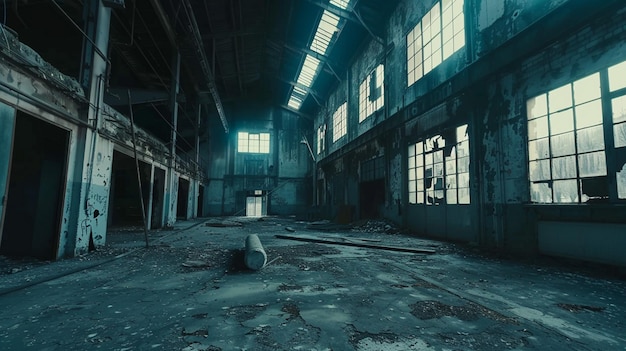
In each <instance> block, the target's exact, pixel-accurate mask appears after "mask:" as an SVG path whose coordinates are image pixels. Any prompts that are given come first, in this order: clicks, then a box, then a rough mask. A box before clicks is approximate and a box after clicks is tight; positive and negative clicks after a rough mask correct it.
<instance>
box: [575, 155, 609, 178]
mask: <svg viewBox="0 0 626 351" xmlns="http://www.w3.org/2000/svg"><path fill="white" fill-rule="evenodd" d="M578 171H579V172H580V176H581V177H594V176H600V175H606V158H605V156H604V151H599V152H591V153H588V154H582V155H578Z"/></svg>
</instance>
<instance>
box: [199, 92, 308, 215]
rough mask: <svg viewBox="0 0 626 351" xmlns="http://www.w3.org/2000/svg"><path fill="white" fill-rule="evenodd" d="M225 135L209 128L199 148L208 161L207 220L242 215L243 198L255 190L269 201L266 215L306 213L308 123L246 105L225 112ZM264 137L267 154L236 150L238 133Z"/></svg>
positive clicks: (288, 114) (284, 112)
mask: <svg viewBox="0 0 626 351" xmlns="http://www.w3.org/2000/svg"><path fill="white" fill-rule="evenodd" d="M227 108H228V110H227V113H228V115H229V116H232V117H230V119H231V122H230V124H231V131H230V133H229V134H224V133H223V132H217V130H219V129H217V122H216V121H213V122H212V123H213V124H214V125H213V126H209V133H210V134H211V135H212V136H213V137H209V142H208V143H203V144H202V145H201V149H202V150H206V152H207V153H208V155H209V157H210V160H209V164H210V168H209V170H208V173H209V184H208V187H207V189H206V191H205V194H206V195H205V197H206V198H207V201H206V202H205V206H206V207H205V208H206V211H207V213H208V214H209V215H212V216H220V215H238V216H242V215H245V213H246V197H247V196H253V195H254V192H255V191H257V190H260V191H262V192H263V194H264V196H266V198H267V199H268V202H267V210H268V214H270V215H271V214H277V215H292V214H303V213H306V212H307V211H308V208H309V206H310V204H311V201H312V198H311V193H312V190H311V188H312V180H311V170H312V168H313V166H312V165H313V162H314V161H313V159H312V157H311V153H310V151H309V149H308V146H307V143H309V145H310V146H311V148H312V149H313V148H314V147H315V144H314V143H313V135H312V134H311V129H312V126H311V122H310V121H309V120H307V119H305V118H303V117H300V116H298V115H296V114H294V113H292V112H289V111H287V110H284V109H279V108H273V107H269V106H264V105H259V104H258V103H252V102H246V103H243V102H242V103H241V104H239V105H237V106H229V107H227ZM240 131H241V132H248V133H253V134H257V133H269V135H270V149H269V153H267V154H265V153H246V152H239V151H238V149H237V136H238V132H240Z"/></svg>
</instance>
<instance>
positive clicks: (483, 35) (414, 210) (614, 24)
mask: <svg viewBox="0 0 626 351" xmlns="http://www.w3.org/2000/svg"><path fill="white" fill-rule="evenodd" d="M434 3H435V1H426V2H415V1H401V2H400V3H399V4H398V7H397V8H396V10H395V11H394V12H393V14H392V15H391V17H390V18H389V22H388V31H387V37H386V43H387V44H388V45H389V46H388V49H387V52H386V54H385V55H384V58H385V64H386V70H385V84H386V86H385V91H386V99H385V106H386V109H387V113H388V117H386V118H385V119H383V120H381V121H375V120H374V119H373V120H372V121H369V122H368V121H367V120H366V121H365V122H366V123H360V124H359V123H358V111H357V110H356V108H357V107H358V104H356V103H355V106H353V107H352V111H351V112H350V111H349V118H348V127H347V130H348V133H347V137H345V138H344V139H342V140H340V141H338V142H337V143H332V133H331V132H329V133H328V135H327V143H328V147H327V150H328V151H327V152H325V153H323V154H322V155H321V157H320V160H319V163H318V167H319V169H318V170H317V172H316V174H317V178H318V179H322V180H323V181H324V184H325V185H326V188H327V192H328V193H329V194H327V196H326V197H323V199H324V200H325V205H324V206H325V208H326V209H328V210H329V211H328V213H329V217H330V218H334V217H336V216H338V214H340V212H341V208H340V207H341V206H342V205H347V206H357V207H358V206H359V199H358V196H355V193H356V191H355V190H354V189H355V188H354V184H358V181H359V171H358V167H359V164H360V162H362V161H365V160H367V159H368V157H369V155H368V154H367V153H363V151H364V150H368V148H371V149H378V150H380V151H381V152H382V153H383V154H384V155H385V159H386V162H387V170H388V173H387V180H386V191H387V195H386V196H387V198H386V202H385V211H384V217H385V218H387V219H391V220H394V221H399V222H401V223H403V224H405V225H406V226H408V227H409V228H410V229H412V230H414V231H415V232H417V233H420V234H423V235H432V236H436V237H441V238H446V239H452V240H462V241H472V242H476V243H479V244H481V245H484V246H487V247H496V248H501V249H505V250H510V251H514V252H523V253H531V254H534V253H537V252H538V251H539V249H540V247H539V244H538V242H539V241H540V239H541V238H545V236H544V237H542V236H541V234H540V233H539V232H538V229H537V228H538V224H539V223H543V221H546V220H548V221H551V222H550V225H551V226H553V225H554V223H555V222H558V221H562V222H563V223H568V222H572V221H579V222H581V221H582V222H585V223H598V222H611V223H615V222H618V223H623V222H624V219H623V215H622V217H620V215H619V213H621V207H620V206H619V205H621V204H617V203H614V204H613V205H610V204H604V205H596V204H582V205H578V206H576V205H574V206H572V205H557V204H553V205H547V204H542V205H532V204H531V203H530V202H531V197H530V190H529V189H530V185H529V170H528V169H529V161H528V126H527V123H528V122H527V117H526V113H527V108H526V101H527V100H528V99H529V98H531V97H534V96H536V95H538V94H544V93H546V92H548V91H550V90H551V89H555V88H557V87H560V86H562V85H563V84H568V83H571V82H573V81H575V80H577V79H580V78H582V77H585V76H586V75H589V74H592V73H594V72H598V71H600V70H605V69H606V68H607V67H608V66H610V65H614V64H616V63H618V62H622V61H625V60H626V44H625V43H624V40H623V39H624V35H625V33H626V27H624V26H623V23H624V22H626V6H624V4H623V2H619V1H613V0H610V1H606V2H602V3H601V4H600V3H593V4H592V3H590V2H587V1H583V0H555V1H526V0H519V1H516V0H513V1H504V2H503V1H493V0H466V1H465V10H466V14H465V19H466V25H465V30H466V45H465V47H463V48H462V49H461V50H459V51H457V52H456V53H454V54H453V55H452V56H450V57H449V58H448V59H447V60H445V61H444V62H442V63H441V64H440V65H439V66H437V67H436V68H435V69H433V70H432V71H431V72H429V73H428V74H427V75H425V76H424V77H422V78H421V79H419V80H418V81H417V82H416V83H414V84H413V85H411V86H408V87H407V84H406V81H407V77H406V75H407V68H406V67H407V62H406V60H407V53H406V50H407V44H406V35H407V33H408V32H409V31H410V30H412V28H413V26H415V24H416V23H417V22H418V21H419V20H420V19H421V18H422V16H424V14H425V13H426V12H427V11H428V10H429V9H430V8H431V7H432V5H433V4H434ZM377 45H378V43H374V42H373V41H372V43H371V44H370V45H369V46H366V47H365V49H364V51H363V52H361V53H359V56H358V58H357V59H356V60H355V65H353V67H352V69H351V70H350V74H349V77H348V78H347V80H346V81H344V82H342V83H341V84H340V85H339V88H338V89H337V91H336V92H335V93H333V95H331V98H330V99H329V100H328V101H327V103H326V107H325V108H323V109H322V110H321V111H320V113H319V114H318V115H317V116H316V120H315V121H316V122H315V126H316V127H317V126H319V125H320V124H321V123H322V122H325V123H327V124H329V125H330V123H332V119H330V115H331V114H332V112H333V108H335V107H336V106H335V105H336V103H337V95H340V96H343V94H345V92H348V94H349V98H348V100H349V101H356V100H357V99H358V90H357V89H358V84H360V79H358V78H357V77H359V76H363V75H364V74H367V71H368V70H369V67H366V66H367V64H365V63H364V62H372V61H373V60H374V58H375V56H376V50H374V49H373V48H375V47H377ZM346 85H347V86H346ZM465 124H467V125H468V126H469V128H468V131H469V145H470V157H471V159H470V167H469V168H470V198H471V204H470V205H464V206H459V205H439V206H425V205H421V204H410V203H408V200H407V197H408V194H407V193H408V189H407V181H408V175H407V167H408V166H407V150H406V149H407V146H408V145H411V144H412V143H415V142H419V141H421V140H425V139H426V138H429V137H431V136H434V135H439V134H441V133H448V130H452V128H455V127H457V126H460V125H465ZM329 130H330V129H329ZM398 131H400V133H399V132H398ZM381 140H383V142H381ZM338 165H341V166H342V167H338ZM616 167H617V168H619V165H617V166H616ZM339 189H342V190H343V191H341V190H339ZM397 197H399V204H398V206H397V207H394V202H398V199H397ZM614 205H618V206H614ZM322 212H324V211H322ZM551 228H552V227H551ZM563 228H567V226H566V224H564V226H563ZM598 230H599V231H600V232H601V231H602V230H603V229H602V228H601V227H600V226H598ZM607 235H609V234H607ZM610 235H613V234H610ZM610 235H609V236H610ZM550 240H552V243H554V244H555V245H561V246H563V245H564V244H563V243H561V244H557V243H556V241H555V240H557V239H554V238H553V239H550ZM542 245H548V244H546V243H545V242H542ZM576 245H579V246H580V244H575V243H572V242H568V243H567V244H565V246H567V247H569V250H570V252H572V254H571V255H570V257H576V252H580V249H581V248H580V247H578V246H576ZM546 247H547V246H546ZM552 247H555V246H554V245H553V246H552ZM603 250H606V252H607V253H608V252H609V251H610V250H609V249H608V248H605V249H603ZM561 254H562V253H561ZM578 257H582V256H580V255H579V256H578ZM613 262H618V260H617V259H615V260H613ZM616 264H619V263H616Z"/></svg>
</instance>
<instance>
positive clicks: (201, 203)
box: [198, 185, 204, 217]
mask: <svg viewBox="0 0 626 351" xmlns="http://www.w3.org/2000/svg"><path fill="white" fill-rule="evenodd" d="M198 217H204V185H200V188H198Z"/></svg>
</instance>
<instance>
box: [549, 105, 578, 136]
mask: <svg viewBox="0 0 626 351" xmlns="http://www.w3.org/2000/svg"><path fill="white" fill-rule="evenodd" d="M572 130H574V114H573V113H572V109H571V108H570V109H567V110H565V111H562V112H558V113H555V114H551V115H550V134H551V135H554V134H561V133H565V132H571V131H572Z"/></svg>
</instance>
